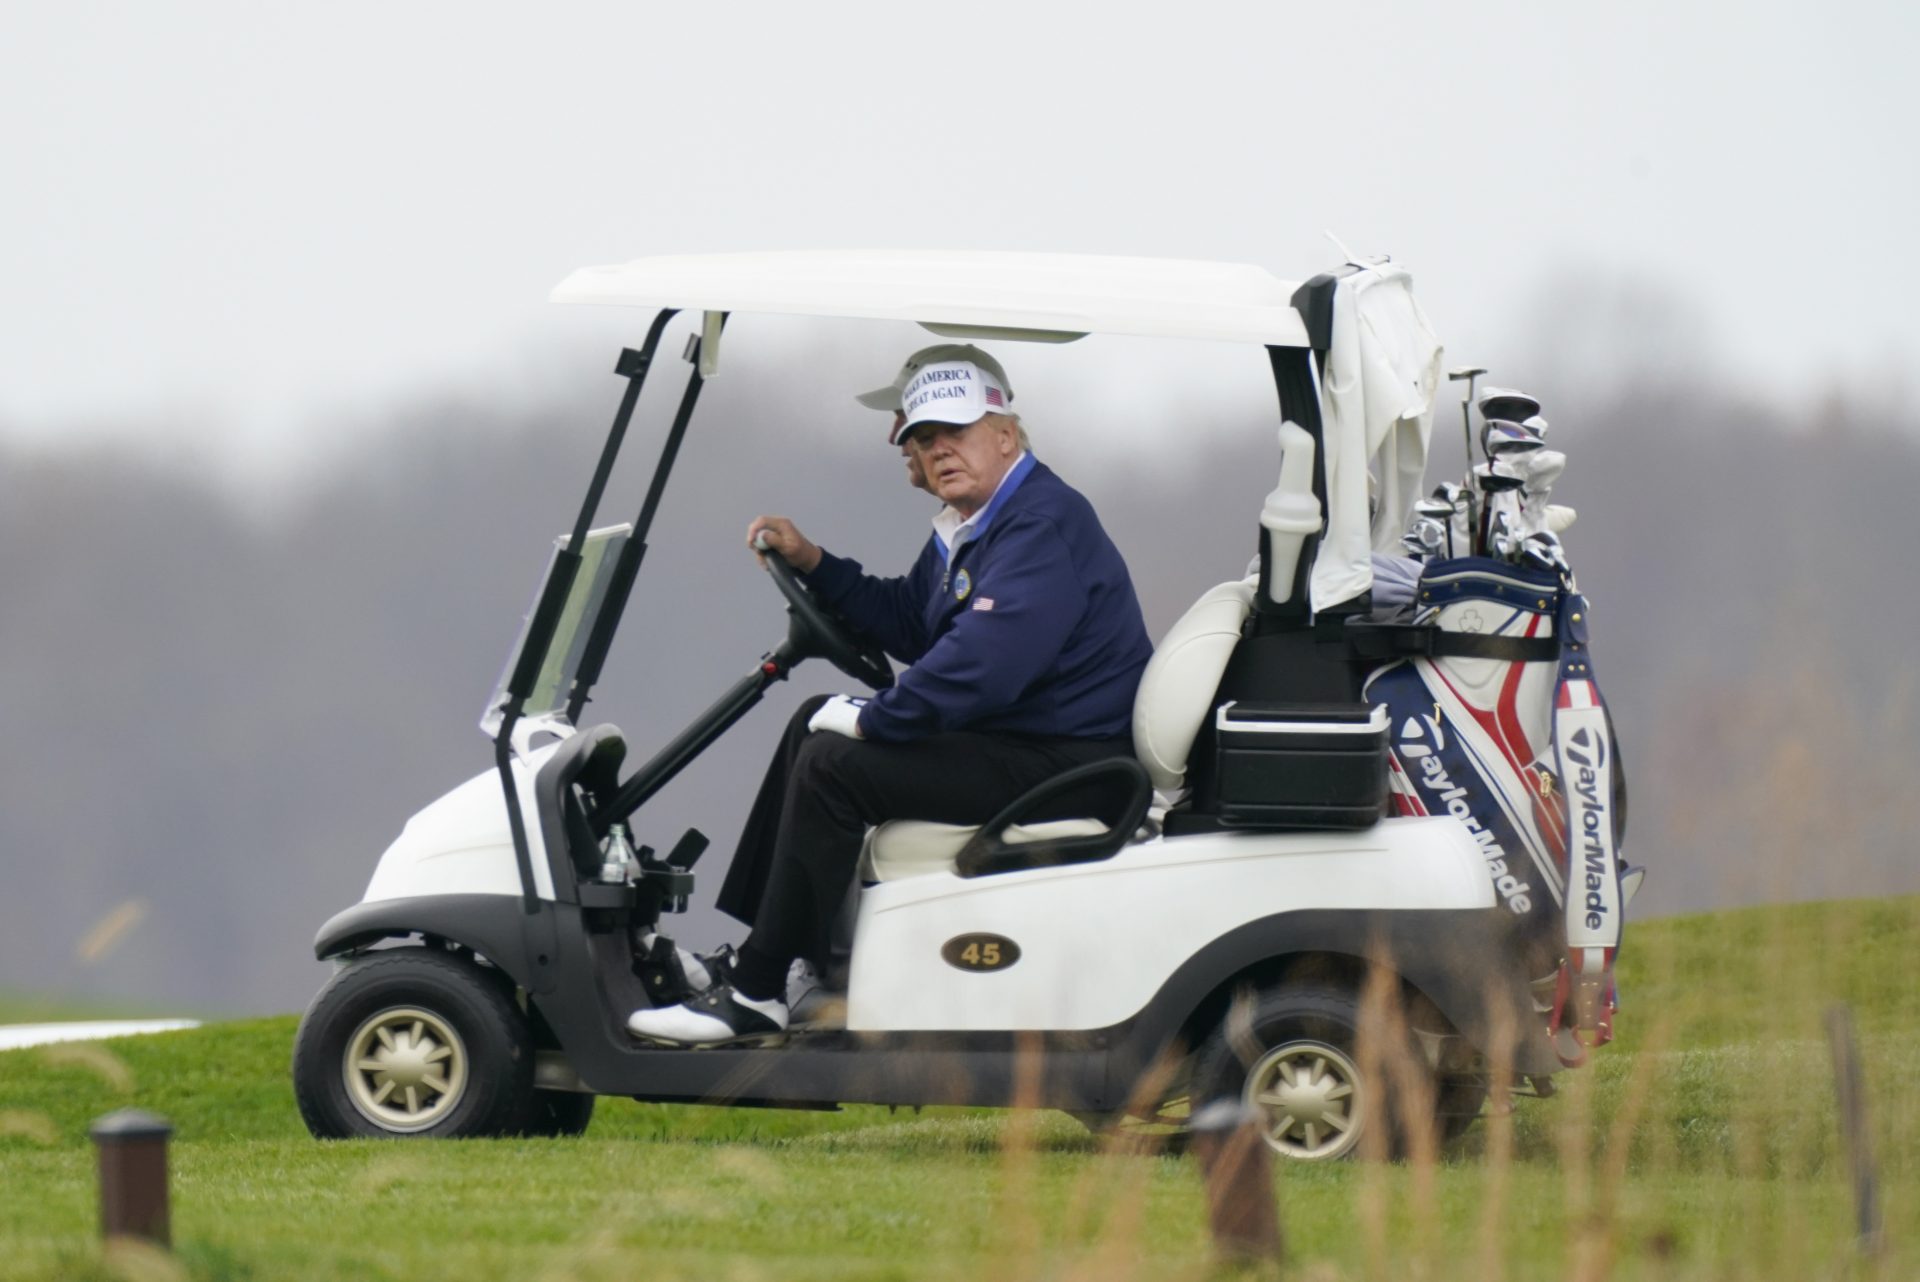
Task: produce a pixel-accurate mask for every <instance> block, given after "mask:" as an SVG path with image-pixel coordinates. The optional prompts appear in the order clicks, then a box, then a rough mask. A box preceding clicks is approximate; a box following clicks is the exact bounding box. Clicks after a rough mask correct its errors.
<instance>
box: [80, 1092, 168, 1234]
mask: <svg viewBox="0 0 1920 1282" xmlns="http://www.w3.org/2000/svg"><path fill="white" fill-rule="evenodd" d="M92 1134H93V1142H94V1145H95V1146H96V1147H97V1148H98V1149H99V1150H100V1234H101V1236H102V1237H105V1238H109V1239H111V1238H116V1237H134V1238H142V1239H145V1240H146V1241H148V1242H151V1243H153V1244H154V1245H156V1246H160V1247H166V1246H170V1245H172V1241H173V1230H172V1225H171V1223H170V1218H171V1217H170V1215H169V1212H168V1207H167V1140H168V1138H169V1137H170V1136H172V1134H173V1127H172V1126H171V1125H170V1124H169V1123H168V1122H167V1120H166V1119H165V1118H163V1117H155V1116H154V1115H153V1114H152V1113H143V1112H141V1111H140V1110H139V1109H133V1108H123V1109H121V1110H120V1111H119V1112H117V1113H109V1114H107V1115H106V1116H105V1117H102V1118H100V1119H98V1120H97V1121H95V1122H94V1124H93V1131H92Z"/></svg>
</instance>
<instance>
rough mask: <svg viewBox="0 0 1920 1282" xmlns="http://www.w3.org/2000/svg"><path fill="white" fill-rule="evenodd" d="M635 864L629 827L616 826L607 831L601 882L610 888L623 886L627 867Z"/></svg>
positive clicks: (601, 867) (601, 866) (623, 825)
mask: <svg viewBox="0 0 1920 1282" xmlns="http://www.w3.org/2000/svg"><path fill="white" fill-rule="evenodd" d="M632 862H633V847H632V846H631V845H630V844H628V842H627V826H626V825H625V824H614V825H613V826H612V827H610V828H608V829H607V844H606V859H605V862H603V863H602V864H601V865H600V880H601V881H603V882H606V883H607V884H608V885H610V886H623V885H625V884H626V881H627V866H628V865H629V864H631V863H632Z"/></svg>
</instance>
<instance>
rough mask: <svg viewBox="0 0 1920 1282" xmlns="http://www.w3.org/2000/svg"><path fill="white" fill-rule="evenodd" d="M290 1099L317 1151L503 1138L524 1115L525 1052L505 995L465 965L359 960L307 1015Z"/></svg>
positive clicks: (419, 956)
mask: <svg viewBox="0 0 1920 1282" xmlns="http://www.w3.org/2000/svg"><path fill="white" fill-rule="evenodd" d="M350 1055H353V1056H357V1058H355V1059H353V1060H351V1061H350V1058H349V1057H350ZM409 1089H411V1091H412V1094H408V1093H407V1092H408V1090H409ZM293 1093H294V1098H295V1100H296V1101H298V1103H299V1105H300V1117H301V1119H302V1120H303V1121H305V1122H306V1124H307V1129H308V1130H309V1131H311V1132H313V1134H314V1136H315V1138H317V1139H348V1138H352V1137H356V1136H358V1137H372V1138H392V1139H398V1138H435V1139H457V1138H465V1137H470V1136H487V1135H502V1134H510V1133H513V1132H515V1131H517V1130H520V1129H521V1128H522V1127H523V1125H524V1122H525V1119H526V1118H527V1117H528V1116H529V1114H530V1110H531V1108H532V1106H533V1099H534V1094H535V1092H534V1089H533V1040H532V1037H531V1035H530V1033H529V1031H528V1028H527V1021H526V1017H525V1016H524V1015H523V1014H521V1012H520V1009H519V1008H518V1007H517V1006H515V1005H514V1002H513V997H512V995H511V990H510V989H509V988H508V987H507V985H505V984H503V983H502V982H500V980H499V979H497V978H496V977H495V976H493V975H491V974H489V973H488V972H486V971H484V970H482V969H481V968H480V967H479V966H478V965H476V964H475V963H473V962H470V961H466V960H463V959H461V958H458V957H454V956H451V955H449V954H447V953H443V952H436V951H430V950H428V949H426V948H396V949H390V950H385V951H381V952H375V953H369V954H367V955H366V956H364V957H360V958H356V959H355V960H354V961H351V962H349V963H348V964H347V965H346V966H345V967H343V968H342V969H341V970H340V971H339V972H338V973H337V974H335V975H334V977H333V978H332V979H330V980H329V981H327V984H326V986H325V987H324V988H322V989H321V990H320V992H319V993H318V994H317V995H315V997H314V999H313V1002H312V1004H311V1005H309V1006H308V1007H307V1013H306V1015H305V1016H304V1017H303V1018H302V1019H301V1021H300V1032H299V1034H298V1035H297V1036H296V1037H295V1038H294V1043H293Z"/></svg>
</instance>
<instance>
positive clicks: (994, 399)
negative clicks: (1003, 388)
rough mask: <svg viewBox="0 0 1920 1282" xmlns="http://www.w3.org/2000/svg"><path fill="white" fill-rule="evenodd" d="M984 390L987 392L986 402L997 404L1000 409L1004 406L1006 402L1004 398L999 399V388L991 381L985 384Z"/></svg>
mask: <svg viewBox="0 0 1920 1282" xmlns="http://www.w3.org/2000/svg"><path fill="white" fill-rule="evenodd" d="M986 392H987V404H989V405H997V406H999V407H1000V408H1002V409H1005V408H1006V405H1007V403H1006V401H1005V400H1003V399H1001V396H1000V389H999V388H997V387H995V386H994V385H993V384H992V383H988V384H986Z"/></svg>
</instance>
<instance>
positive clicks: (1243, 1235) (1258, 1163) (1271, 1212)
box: [1191, 1100, 1286, 1266]
mask: <svg viewBox="0 0 1920 1282" xmlns="http://www.w3.org/2000/svg"><path fill="white" fill-rule="evenodd" d="M1191 1127H1192V1131H1193V1151H1194V1155H1195V1156H1197V1157H1198V1158H1199V1159H1200V1169H1201V1171H1202V1173H1203V1174H1204V1175H1205V1176H1206V1181H1207V1220H1208V1223H1209V1225H1210V1226H1211V1228H1212V1230H1213V1245H1214V1249H1215V1250H1216V1251H1218V1252H1219V1254H1220V1257H1221V1258H1222V1259H1223V1260H1229V1261H1245V1262H1252V1261H1271V1262H1272V1263H1273V1264H1275V1265H1276V1266H1277V1265H1279V1264H1280V1263H1281V1262H1282V1259H1283V1258H1284V1256H1285V1251H1286V1247H1285V1243H1284V1242H1283V1240H1282V1238H1281V1235H1280V1209H1279V1204H1278V1202H1277V1201H1276V1199H1275V1197H1274V1187H1273V1151H1272V1150H1271V1149H1269V1148H1268V1147H1267V1136H1266V1126H1265V1116H1264V1114H1262V1113H1261V1112H1260V1110H1259V1109H1257V1108H1254V1107H1253V1106H1252V1105H1249V1104H1243V1103H1241V1102H1239V1101H1238V1100H1216V1101H1214V1102H1213V1103H1212V1104H1209V1105H1207V1106H1206V1107H1205V1108H1203V1109H1201V1110H1200V1111H1199V1112H1198V1113H1196V1114H1195V1115H1194V1117H1193V1120H1192V1123H1191Z"/></svg>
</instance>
